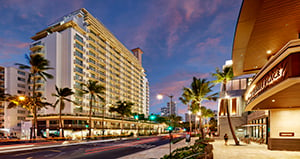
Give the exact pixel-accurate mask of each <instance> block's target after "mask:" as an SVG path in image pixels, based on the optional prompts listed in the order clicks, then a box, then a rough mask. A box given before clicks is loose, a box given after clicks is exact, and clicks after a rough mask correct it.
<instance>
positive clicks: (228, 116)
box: [226, 99, 240, 145]
mask: <svg viewBox="0 0 300 159" xmlns="http://www.w3.org/2000/svg"><path fill="white" fill-rule="evenodd" d="M226 103H227V104H226V112H227V119H228V125H229V127H230V131H231V134H232V137H233V139H234V142H235V145H240V143H239V141H238V139H237V138H236V136H235V132H234V130H233V128H232V124H231V119H230V114H229V107H228V106H229V99H227V102H226Z"/></svg>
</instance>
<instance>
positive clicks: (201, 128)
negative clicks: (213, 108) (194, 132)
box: [199, 116, 204, 139]
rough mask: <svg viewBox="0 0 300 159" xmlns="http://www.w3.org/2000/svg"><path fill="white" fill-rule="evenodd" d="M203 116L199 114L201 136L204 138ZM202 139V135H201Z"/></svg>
mask: <svg viewBox="0 0 300 159" xmlns="http://www.w3.org/2000/svg"><path fill="white" fill-rule="evenodd" d="M201 118H202V117H201V116H199V129H200V133H201V138H202V139H204V132H203V126H202V119H201ZM199 139H200V136H199Z"/></svg>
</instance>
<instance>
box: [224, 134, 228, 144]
mask: <svg viewBox="0 0 300 159" xmlns="http://www.w3.org/2000/svg"><path fill="white" fill-rule="evenodd" d="M224 140H225V145H226V146H227V141H228V135H227V134H225V135H224Z"/></svg>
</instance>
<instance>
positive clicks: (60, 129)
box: [59, 99, 64, 137]
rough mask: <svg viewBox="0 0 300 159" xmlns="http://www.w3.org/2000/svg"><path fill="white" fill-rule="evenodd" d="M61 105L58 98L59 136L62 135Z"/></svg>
mask: <svg viewBox="0 0 300 159" xmlns="http://www.w3.org/2000/svg"><path fill="white" fill-rule="evenodd" d="M61 106H62V99H60V103H59V137H64V134H63V130H62V127H63V126H62V120H61Z"/></svg>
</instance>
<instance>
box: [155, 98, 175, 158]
mask: <svg viewBox="0 0 300 159" xmlns="http://www.w3.org/2000/svg"><path fill="white" fill-rule="evenodd" d="M163 95H165V96H167V97H169V98H170V106H169V107H170V108H169V115H171V114H172V103H173V102H172V99H173V97H174V96H173V95H166V94H158V95H157V96H156V97H157V99H159V100H161V99H163ZM170 124H171V122H170ZM168 130H169V134H170V141H169V145H170V146H169V151H170V154H169V156H170V158H172V151H171V148H172V147H171V143H172V130H173V127H172V126H171V125H169V127H168Z"/></svg>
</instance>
